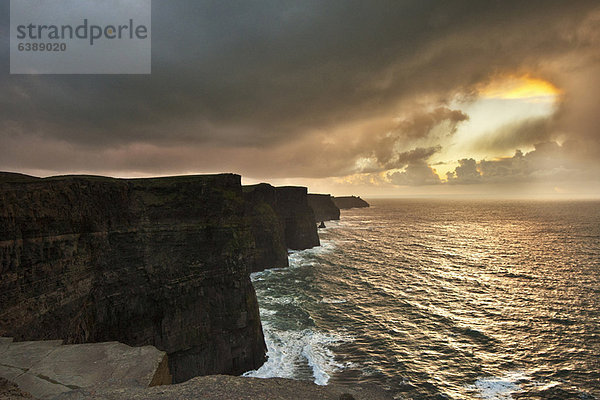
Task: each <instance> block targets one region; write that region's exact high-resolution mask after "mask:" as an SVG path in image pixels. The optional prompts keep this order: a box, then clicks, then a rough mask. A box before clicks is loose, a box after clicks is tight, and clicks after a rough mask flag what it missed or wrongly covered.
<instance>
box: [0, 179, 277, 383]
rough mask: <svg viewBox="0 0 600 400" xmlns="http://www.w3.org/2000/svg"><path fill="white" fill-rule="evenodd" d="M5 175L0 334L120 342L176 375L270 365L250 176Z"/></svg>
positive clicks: (1, 182)
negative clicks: (256, 269)
mask: <svg viewBox="0 0 600 400" xmlns="http://www.w3.org/2000/svg"><path fill="white" fill-rule="evenodd" d="M17 178H18V179H16V178H15V176H9V175H2V176H0V276H1V280H0V336H12V337H14V338H15V340H39V339H63V340H65V342H66V343H83V342H101V341H112V340H118V341H121V342H123V343H126V344H128V345H132V346H140V345H146V344H151V345H154V346H156V347H157V348H158V349H160V350H163V351H165V352H167V353H168V355H169V364H170V370H171V373H172V374H173V378H174V381H176V382H181V381H183V380H186V379H189V378H191V377H193V376H197V375H204V374H214V373H225V374H239V373H242V372H244V371H247V370H251V369H255V368H257V367H259V366H260V365H261V364H262V363H263V362H264V354H265V344H264V340H263V335H262V329H261V325H260V319H259V314H258V304H257V301H256V296H255V293H254V289H253V287H252V284H251V282H250V280H249V276H248V270H249V268H250V267H251V265H252V263H253V262H254V261H253V259H254V253H255V244H254V239H253V237H252V233H251V227H250V223H249V221H248V220H247V218H246V216H245V210H244V208H245V206H244V202H243V196H242V189H241V185H240V177H239V176H237V175H231V174H225V175H214V176H188V177H174V178H157V179H136V180H121V179H110V178H99V177H57V178H47V179H27V178H26V177H23V176H18V177H17Z"/></svg>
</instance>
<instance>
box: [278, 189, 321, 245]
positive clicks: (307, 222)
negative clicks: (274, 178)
mask: <svg viewBox="0 0 600 400" xmlns="http://www.w3.org/2000/svg"><path fill="white" fill-rule="evenodd" d="M307 194H308V189H307V188H305V187H301V186H281V187H276V188H275V195H276V199H277V203H276V204H275V211H276V212H277V214H278V215H279V217H280V218H281V219H282V220H283V222H284V227H285V228H284V234H285V244H286V245H287V247H288V248H289V249H292V250H304V249H310V248H311V247H315V246H319V245H320V242H319V234H318V233H317V224H316V220H315V213H314V212H313V210H312V209H311V208H310V206H309V205H308V196H307Z"/></svg>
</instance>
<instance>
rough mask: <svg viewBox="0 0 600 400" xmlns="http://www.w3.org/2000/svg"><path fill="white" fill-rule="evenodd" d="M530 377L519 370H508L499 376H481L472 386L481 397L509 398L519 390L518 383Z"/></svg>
mask: <svg viewBox="0 0 600 400" xmlns="http://www.w3.org/2000/svg"><path fill="white" fill-rule="evenodd" d="M530 379H531V378H530V377H528V376H527V375H525V374H523V373H522V372H520V371H512V372H508V373H506V374H505V375H503V376H501V377H495V376H491V377H481V378H479V379H477V380H476V381H475V383H474V384H473V386H472V388H474V389H475V390H477V391H478V392H479V394H480V396H481V398H482V399H486V400H510V399H512V398H513V397H512V395H513V394H515V393H517V392H519V391H520V390H521V386H520V384H521V383H523V382H526V381H529V380H530Z"/></svg>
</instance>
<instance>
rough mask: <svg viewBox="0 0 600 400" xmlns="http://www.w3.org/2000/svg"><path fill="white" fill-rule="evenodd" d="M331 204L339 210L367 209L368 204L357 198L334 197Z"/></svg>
mask: <svg viewBox="0 0 600 400" xmlns="http://www.w3.org/2000/svg"><path fill="white" fill-rule="evenodd" d="M333 202H334V203H335V205H336V206H337V207H338V208H339V209H340V210H346V209H349V208H365V207H369V203H367V202H366V201H364V200H363V199H361V198H360V197H357V196H342V197H334V198H333Z"/></svg>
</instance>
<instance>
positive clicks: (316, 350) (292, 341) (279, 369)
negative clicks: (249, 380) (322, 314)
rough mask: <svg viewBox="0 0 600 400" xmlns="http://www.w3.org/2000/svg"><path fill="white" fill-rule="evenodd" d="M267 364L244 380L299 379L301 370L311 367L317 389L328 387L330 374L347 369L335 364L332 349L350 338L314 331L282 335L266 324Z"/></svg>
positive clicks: (337, 363)
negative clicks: (252, 378) (299, 369)
mask: <svg viewBox="0 0 600 400" xmlns="http://www.w3.org/2000/svg"><path fill="white" fill-rule="evenodd" d="M263 330H264V333H265V342H266V344H267V356H268V360H267V362H266V363H265V364H263V366H262V367H260V368H259V369H258V370H255V371H249V372H246V373H245V374H244V376H250V377H255V378H275V377H277V378H290V379H293V378H296V373H297V370H298V366H300V365H302V364H308V366H309V367H310V368H311V370H312V373H313V378H314V382H315V383H316V384H317V385H326V384H327V382H329V378H330V377H331V374H332V373H334V372H336V371H339V370H341V369H343V368H345V367H346V365H344V364H341V363H339V362H337V361H336V360H335V355H334V353H333V351H332V350H331V349H330V347H332V346H335V345H337V344H340V343H343V342H348V341H350V340H351V338H349V337H347V336H342V335H338V334H333V333H325V332H317V331H313V330H311V329H304V330H301V331H293V330H292V331H280V330H275V329H271V327H270V325H269V324H268V323H263Z"/></svg>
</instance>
